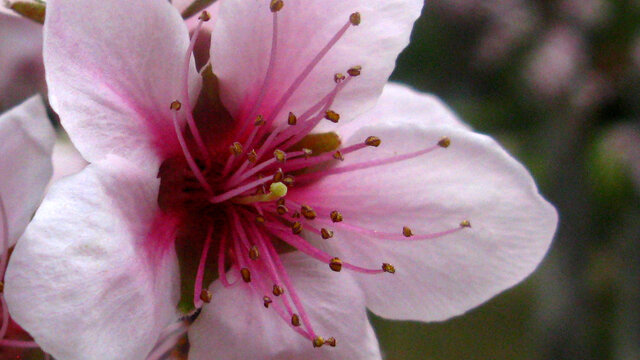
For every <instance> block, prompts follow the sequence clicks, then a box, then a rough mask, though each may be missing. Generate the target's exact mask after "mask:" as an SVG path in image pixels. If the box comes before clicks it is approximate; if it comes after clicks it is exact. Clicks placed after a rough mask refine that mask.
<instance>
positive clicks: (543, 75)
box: [0, 0, 640, 360]
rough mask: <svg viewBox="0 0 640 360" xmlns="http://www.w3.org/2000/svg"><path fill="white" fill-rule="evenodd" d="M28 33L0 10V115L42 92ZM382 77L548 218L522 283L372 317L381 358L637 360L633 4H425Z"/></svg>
mask: <svg viewBox="0 0 640 360" xmlns="http://www.w3.org/2000/svg"><path fill="white" fill-rule="evenodd" d="M40 31H41V28H40V26H39V25H37V24H35V23H31V22H29V21H27V20H22V19H11V18H9V17H7V16H4V15H2V14H0V111H2V110H6V109H7V108H8V107H9V106H11V105H15V104H16V103H17V102H19V101H20V100H22V99H24V98H26V97H27V96H28V95H30V94H31V93H33V92H35V91H43V90H44V82H43V81H42V65H41V60H40V55H39V51H40V49H39V47H40V41H41V40H40V39H41V34H40ZM16 49H19V51H16ZM10 50H11V51H10ZM392 79H393V80H395V81H399V82H403V83H407V84H410V85H412V86H413V87H415V88H417V89H419V90H422V91H425V92H430V93H434V94H437V95H438V96H440V97H441V98H443V99H444V100H445V101H446V102H447V103H448V104H449V105H450V106H451V107H452V108H453V109H454V110H455V111H456V112H457V113H458V114H459V115H460V117H461V118H462V119H464V120H465V121H467V122H468V123H469V124H471V125H472V126H473V127H474V128H475V129H476V130H477V131H479V132H482V133H487V134H490V135H491V136H493V137H495V138H496V139H498V140H499V141H500V142H501V143H502V145H503V146H504V147H506V148H507V149H508V150H509V151H510V152H511V153H512V154H513V155H514V156H515V157H517V158H518V159H519V160H520V161H522V162H523V163H525V165H526V166H527V167H528V168H529V169H530V171H531V172H532V174H533V176H534V178H535V179H536V180H537V183H538V185H539V187H540V190H541V192H542V193H543V194H544V195H545V197H546V198H547V199H548V200H549V201H551V202H552V203H553V204H554V205H555V206H556V207H557V209H558V212H559V214H560V224H559V228H558V232H557V235H556V238H555V241H554V243H553V245H552V247H551V250H550V252H549V254H548V256H547V257H546V259H545V260H544V261H543V263H542V264H541V265H540V268H539V269H538V270H537V271H536V272H535V273H534V274H533V276H531V277H530V278H529V279H527V280H526V281H525V282H524V283H522V284H520V285H518V286H516V287H515V288H513V289H510V290H508V291H506V292H505V293H503V294H502V295H500V296H498V297H496V298H494V299H493V300H491V301H489V302H488V303H487V304H485V305H483V306H481V307H479V308H477V309H475V310H472V311H471V312H469V313H468V314H466V315H464V316H461V317H458V318H455V319H452V320H450V321H447V322H443V323H432V324H421V323H409V322H397V321H387V320H383V319H379V318H376V317H375V316H373V315H372V320H373V322H374V325H375V327H376V330H377V333H378V335H379V340H380V343H381V346H382V349H383V351H384V354H385V356H386V359H389V360H403V359H407V360H411V359H434V360H444V359H513V360H536V359H554V360H556V359H575V360H589V359H614V360H638V359H640V241H639V240H640V206H639V204H640V121H639V120H640V0H609V1H607V0H548V1H542V0H539V1H533V0H430V1H428V2H427V3H426V4H425V9H424V13H423V16H422V17H421V18H420V20H418V22H417V24H416V27H415V29H414V33H413V38H412V42H411V45H410V46H409V47H408V48H407V49H406V50H405V51H404V53H403V54H402V55H401V56H400V58H399V60H398V67H397V69H396V71H395V73H394V74H393V76H392ZM16 331H18V330H16ZM16 354H18V353H16ZM14 355H15V354H13V353H11V354H10V353H9V352H7V350H6V349H0V358H2V359H5V358H6V359H9V358H17V357H15V356H24V357H25V358H29V356H39V357H38V358H41V356H42V354H41V353H39V354H36V352H32V353H31V354H25V353H20V354H18V355H15V356H14ZM10 356H13V357H10ZM34 358H36V357H34Z"/></svg>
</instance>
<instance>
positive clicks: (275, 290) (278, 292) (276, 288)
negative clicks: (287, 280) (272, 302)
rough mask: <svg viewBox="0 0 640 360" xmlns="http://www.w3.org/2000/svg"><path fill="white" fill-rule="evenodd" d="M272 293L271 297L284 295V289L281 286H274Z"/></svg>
mask: <svg viewBox="0 0 640 360" xmlns="http://www.w3.org/2000/svg"><path fill="white" fill-rule="evenodd" d="M272 292H273V295H275V296H280V295H282V294H284V289H283V288H282V287H281V286H279V285H275V284H274V285H273V291H272Z"/></svg>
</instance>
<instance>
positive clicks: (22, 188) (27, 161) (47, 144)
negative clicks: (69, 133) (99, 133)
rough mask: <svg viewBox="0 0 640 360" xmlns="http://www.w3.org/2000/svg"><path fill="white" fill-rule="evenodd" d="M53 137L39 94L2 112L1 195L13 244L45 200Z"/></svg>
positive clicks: (0, 126)
mask: <svg viewBox="0 0 640 360" xmlns="http://www.w3.org/2000/svg"><path fill="white" fill-rule="evenodd" d="M54 141H55V133H54V131H53V127H52V126H51V122H50V121H49V118H48V117H47V113H46V109H45V107H44V103H43V102H42V98H41V97H40V96H34V97H31V98H30V99H29V100H27V101H25V102H24V103H23V104H22V105H19V106H17V107H15V108H13V109H12V110H10V111H9V112H7V113H5V114H3V115H2V116H0V169H2V173H1V175H0V195H1V196H2V201H3V203H4V206H5V210H6V211H7V217H8V219H7V220H8V222H9V246H10V247H11V246H13V245H14V244H15V243H16V240H18V238H19V237H20V235H21V234H22V233H23V232H24V228H25V227H26V226H27V224H28V223H29V220H31V217H32V216H33V212H34V211H35V210H36V208H37V207H38V205H39V204H40V201H42V195H43V193H44V189H45V186H46V185H47V183H48V182H49V179H50V178H51V173H52V171H53V169H52V166H51V152H52V151H53V143H54ZM0 253H2V250H1V249H0Z"/></svg>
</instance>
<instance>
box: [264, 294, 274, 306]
mask: <svg viewBox="0 0 640 360" xmlns="http://www.w3.org/2000/svg"><path fill="white" fill-rule="evenodd" d="M262 301H263V302H264V307H266V308H268V307H269V305H271V303H272V302H273V300H271V298H270V297H268V296H263V297H262Z"/></svg>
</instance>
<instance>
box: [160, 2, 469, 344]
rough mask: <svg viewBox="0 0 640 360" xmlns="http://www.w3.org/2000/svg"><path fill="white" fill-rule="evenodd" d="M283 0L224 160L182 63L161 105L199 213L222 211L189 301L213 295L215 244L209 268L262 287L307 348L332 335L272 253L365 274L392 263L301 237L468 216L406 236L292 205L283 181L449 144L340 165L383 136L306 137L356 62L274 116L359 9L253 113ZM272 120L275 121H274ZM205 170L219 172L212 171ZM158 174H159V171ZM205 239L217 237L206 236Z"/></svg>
mask: <svg viewBox="0 0 640 360" xmlns="http://www.w3.org/2000/svg"><path fill="white" fill-rule="evenodd" d="M283 8H284V2H283V1H281V0H273V1H271V3H270V7H269V9H270V11H271V13H272V16H273V34H272V47H271V56H270V61H269V65H268V68H267V72H266V75H265V78H264V80H263V84H262V88H261V93H260V95H259V96H258V100H257V101H256V103H255V104H253V107H252V109H251V111H249V112H247V113H246V114H245V115H243V116H241V118H239V119H235V120H236V125H237V126H236V128H235V129H234V131H235V132H234V138H235V139H236V141H231V142H230V144H229V145H228V149H229V153H228V154H226V160H222V161H220V160H215V159H221V157H220V156H219V155H220V154H211V153H210V151H209V148H208V147H207V146H206V144H205V142H204V141H203V138H202V137H201V136H200V134H199V132H198V129H197V127H196V125H195V124H196V122H195V121H194V119H193V115H192V114H191V113H190V109H191V108H192V106H191V104H189V100H188V99H189V96H188V95H189V94H188V91H187V90H188V86H187V85H186V78H187V73H188V71H185V72H184V79H183V82H184V84H183V92H182V97H181V100H176V101H174V102H173V103H171V104H170V109H171V110H173V114H174V124H175V129H176V134H177V137H178V140H179V142H180V145H181V147H182V150H183V153H184V158H185V160H186V164H187V165H186V166H187V168H188V172H189V173H190V174H191V175H189V177H190V179H193V180H189V181H190V182H189V184H191V183H193V181H197V183H198V184H200V187H201V189H200V190H199V192H198V194H203V195H201V197H202V198H203V199H204V203H206V204H205V205H202V206H201V207H200V208H198V209H201V212H203V213H207V212H212V211H213V210H211V209H215V212H217V213H219V215H218V216H220V217H223V218H224V219H225V220H224V222H223V223H224V224H225V225H224V229H222V230H219V229H216V230H215V231H214V230H213V225H211V226H210V227H209V231H208V233H207V236H206V239H205V240H204V245H203V251H202V257H201V259H200V264H199V266H198V271H197V274H196V278H195V286H194V294H193V299H194V305H195V307H196V308H199V307H201V306H203V303H209V302H210V301H211V299H212V294H211V293H210V292H209V291H208V290H206V289H205V288H204V287H205V284H203V278H204V272H205V270H206V268H207V264H206V262H207V254H208V252H209V250H210V248H211V245H212V244H213V243H217V245H218V249H217V256H216V257H217V271H218V276H219V281H220V282H221V283H222V285H223V286H225V287H230V286H234V285H235V284H236V283H237V282H238V280H242V282H243V283H246V284H251V286H253V287H254V288H255V289H257V290H258V291H259V292H261V293H262V294H263V295H262V298H261V303H262V305H263V306H264V307H265V308H267V309H274V310H275V311H276V312H277V314H278V315H279V316H280V317H281V318H282V319H283V320H284V321H286V322H287V323H288V324H289V325H290V326H291V328H292V329H293V330H294V331H296V332H298V333H300V334H301V335H303V336H305V337H307V338H308V339H310V340H311V341H312V343H313V346H314V347H320V346H323V345H329V346H336V339H335V338H333V337H329V338H326V339H325V338H323V337H322V336H318V335H317V334H316V333H315V332H314V330H313V327H312V324H311V319H310V317H309V316H308V315H307V313H306V311H305V307H304V306H303V303H302V302H301V300H300V297H299V296H298V294H297V292H296V288H295V287H294V284H293V283H292V282H291V280H290V278H289V276H288V274H287V272H286V269H285V267H284V266H283V264H282V262H281V260H280V254H282V253H284V252H288V251H293V250H296V251H300V252H302V253H304V254H306V255H308V256H309V257H311V258H313V259H316V260H318V261H321V262H323V263H325V264H327V265H328V267H329V269H330V270H331V271H334V272H340V271H342V270H343V269H346V270H350V271H354V272H359V273H365V274H372V275H373V274H382V273H389V274H394V273H395V271H396V269H395V267H394V266H393V265H391V264H389V263H381V266H380V267H379V268H375V269H372V268H366V267H362V266H358V265H356V264H353V263H351V262H348V261H345V260H344V259H341V258H339V257H336V256H332V255H330V254H328V253H326V252H324V251H322V250H320V249H318V248H317V247H315V246H314V245H313V244H312V243H310V242H309V241H308V238H309V237H310V236H314V235H315V236H319V237H321V238H322V239H324V240H329V239H333V240H335V238H336V236H334V235H335V234H338V233H339V231H340V230H344V231H350V232H357V233H359V234H362V235H365V236H369V237H374V238H378V239H385V240H397V241H407V240H409V239H408V238H411V239H410V240H409V241H414V240H425V239H433V238H437V237H441V236H444V235H447V234H450V233H453V232H456V231H458V230H460V229H462V228H464V227H470V223H469V222H468V221H463V223H461V224H460V226H457V227H455V228H453V229H450V230H446V231H443V232H439V233H434V234H421V235H420V234H414V233H413V232H412V231H411V229H410V228H409V227H406V226H405V227H404V228H403V229H402V230H401V231H397V232H388V233H387V232H380V231H376V230H370V229H366V228H362V227H358V226H356V225H353V224H350V223H349V219H346V218H345V217H344V216H343V214H342V213H341V212H340V211H339V210H338V209H327V208H324V207H321V206H315V205H314V204H310V203H297V202H295V201H293V200H291V199H288V198H286V194H287V189H288V188H289V187H291V186H300V187H303V186H307V185H308V186H313V185H312V184H311V182H312V181H314V180H316V179H318V178H321V177H324V176H330V175H332V174H339V173H344V172H351V171H359V170H362V169H367V168H371V167H376V166H381V165H385V164H389V163H395V162H399V161H403V160H406V159H411V158H415V157H417V156H420V155H423V154H427V153H429V152H432V151H435V150H436V149H438V148H446V147H448V146H449V145H450V140H449V138H447V137H443V138H442V139H439V140H438V141H437V143H436V144H434V145H433V146H431V147H429V148H426V149H422V150H419V151H416V152H413V153H409V154H403V155H396V156H393V157H390V158H384V159H377V160H370V161H365V162H360V163H354V164H348V165H342V161H343V160H344V159H345V157H347V156H349V154H350V153H353V152H355V151H360V150H362V149H365V148H369V149H372V148H377V147H379V146H380V145H381V143H382V140H381V139H380V138H378V137H376V136H369V137H367V138H366V139H364V141H362V142H361V143H359V144H355V145H351V146H348V147H343V148H340V142H339V140H338V137H337V136H336V135H335V134H334V133H326V134H313V135H310V132H311V130H313V129H314V128H315V127H316V125H318V124H319V123H320V122H321V121H323V120H328V121H330V122H333V123H337V122H339V121H340V114H338V113H337V112H335V111H334V110H332V104H333V102H334V100H335V99H336V97H337V96H338V95H339V94H340V92H341V91H342V90H343V89H344V87H345V86H347V85H348V84H349V83H350V82H351V81H352V79H355V78H357V77H358V76H360V75H361V73H362V71H363V69H362V67H361V66H357V65H356V66H352V67H350V68H349V69H346V71H345V73H346V75H345V74H343V73H336V74H334V75H333V79H334V82H335V87H334V88H333V89H332V90H331V91H329V93H328V94H327V95H326V96H324V97H323V98H322V99H320V100H319V101H318V102H317V103H316V104H314V105H313V106H311V107H310V108H309V109H308V110H307V111H305V112H304V113H302V114H300V115H296V114H294V113H293V112H289V113H288V115H287V116H286V117H285V119H276V116H277V115H278V114H279V113H281V110H283V107H284V106H285V105H286V103H287V101H288V100H289V99H290V98H291V96H292V95H293V93H294V92H295V91H296V90H297V89H298V87H299V86H300V85H301V84H302V82H303V81H304V80H305V78H306V77H307V76H308V75H309V73H310V72H311V71H312V70H313V69H314V68H315V66H316V65H317V63H318V62H319V61H320V60H321V59H322V58H323V57H324V56H325V55H326V54H327V53H328V52H329V50H330V49H331V48H332V47H333V45H334V44H335V43H337V42H338V41H339V40H340V38H341V37H342V36H343V35H344V34H345V33H346V32H347V31H348V29H349V28H350V27H353V26H357V25H359V24H360V22H361V16H360V14H359V13H358V12H354V13H353V14H351V15H350V16H349V19H348V20H347V21H346V23H345V25H344V26H343V27H342V28H340V29H339V30H338V32H337V33H336V35H334V36H333V37H332V38H331V39H330V41H329V42H328V44H327V45H326V46H325V47H324V48H322V49H320V50H319V52H318V55H317V56H316V57H315V58H314V59H313V60H312V62H311V63H310V64H309V65H308V66H307V67H306V68H305V69H304V71H303V72H302V73H301V74H299V75H298V76H297V77H296V78H295V79H294V81H293V83H292V84H291V85H290V87H289V88H288V89H287V90H286V91H285V93H284V94H283V95H282V98H281V99H280V100H279V101H278V102H277V103H276V105H275V107H273V108H271V109H272V110H271V112H270V113H269V114H259V113H258V111H259V109H260V108H261V105H263V104H262V103H261V102H262V100H263V99H264V92H265V91H266V90H267V89H269V88H270V85H271V80H272V76H273V71H272V70H273V66H274V64H273V62H274V59H275V58H276V54H277V51H278V46H277V40H278V30H277V29H278V27H277V25H278V13H279V12H280V11H282V9H283ZM208 18H209V16H208V14H206V13H203V15H202V16H200V22H199V23H198V27H197V28H196V31H195V32H194V35H193V37H192V39H191V45H190V47H189V51H188V53H187V57H186V58H185V67H187V68H188V66H189V60H190V56H191V52H192V51H193V46H194V44H195V41H196V38H197V36H198V32H199V30H200V27H201V25H202V22H204V21H207V20H208ZM185 109H186V110H187V111H185ZM179 114H184V116H185V117H186V120H187V125H188V127H189V130H190V132H191V138H190V139H191V141H190V142H189V140H187V139H186V138H185V136H184V135H183V133H182V129H181V128H180V125H179V122H178V116H179ZM277 120H278V121H277ZM279 120H282V121H281V122H279ZM309 140H313V141H309ZM305 144H307V146H305ZM190 147H195V148H197V153H198V154H199V157H196V156H194V155H192V154H194V153H196V152H195V151H194V152H192V151H191V149H190ZM216 161H217V163H216ZM214 163H215V165H216V166H214ZM214 168H217V169H218V170H217V171H213V170H212V169H214ZM181 171H182V170H181ZM161 179H162V180H163V181H164V179H163V178H162V176H161ZM186 182H187V180H185V183H186ZM189 186H191V185H189ZM191 192H193V191H192V190H190V194H191ZM183 195H184V194H180V199H182V198H183V197H184V198H188V199H190V200H189V201H192V200H191V198H189V196H187V195H184V196H183ZM181 201H182V200H181ZM199 211H200V210H199ZM213 238H216V240H215V241H213V240H212V239H213ZM214 251H215V250H214ZM227 274H236V280H235V281H231V280H230V279H228V278H227Z"/></svg>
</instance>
